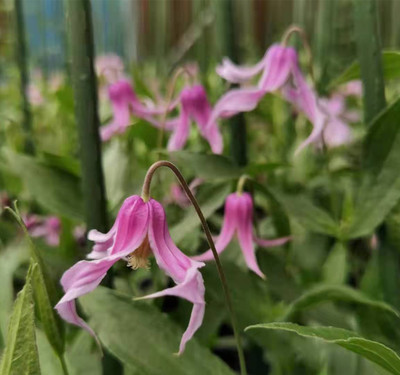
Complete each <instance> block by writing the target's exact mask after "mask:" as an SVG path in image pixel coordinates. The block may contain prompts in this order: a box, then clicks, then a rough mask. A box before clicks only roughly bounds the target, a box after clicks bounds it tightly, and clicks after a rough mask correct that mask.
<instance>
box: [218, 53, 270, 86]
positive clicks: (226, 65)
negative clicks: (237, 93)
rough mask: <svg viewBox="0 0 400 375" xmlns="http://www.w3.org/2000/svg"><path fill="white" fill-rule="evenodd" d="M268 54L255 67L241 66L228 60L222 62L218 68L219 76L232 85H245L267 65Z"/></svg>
mask: <svg viewBox="0 0 400 375" xmlns="http://www.w3.org/2000/svg"><path fill="white" fill-rule="evenodd" d="M268 52H269V50H268V51H267V52H266V53H265V55H264V57H263V58H262V59H261V60H260V61H259V62H258V63H257V64H255V65H253V66H239V65H236V64H234V63H233V62H232V61H231V60H229V59H228V58H224V59H223V60H222V64H221V65H219V66H217V68H216V71H217V74H218V75H219V76H220V77H222V78H224V79H225V80H227V81H229V82H232V83H243V82H246V81H249V80H250V79H252V78H253V77H254V76H255V75H256V74H258V73H260V72H261V71H262V70H263V69H264V68H265V65H266V62H267V59H268Z"/></svg>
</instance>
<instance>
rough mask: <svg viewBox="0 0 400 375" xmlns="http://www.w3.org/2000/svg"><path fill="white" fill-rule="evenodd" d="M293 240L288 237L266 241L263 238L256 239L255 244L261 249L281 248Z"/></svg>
mask: <svg viewBox="0 0 400 375" xmlns="http://www.w3.org/2000/svg"><path fill="white" fill-rule="evenodd" d="M291 239H292V237H291V236H288V237H281V238H274V239H273V240H264V239H262V238H257V237H254V242H255V243H256V244H257V245H258V246H261V247H275V246H281V245H284V244H285V243H287V242H288V241H290V240H291Z"/></svg>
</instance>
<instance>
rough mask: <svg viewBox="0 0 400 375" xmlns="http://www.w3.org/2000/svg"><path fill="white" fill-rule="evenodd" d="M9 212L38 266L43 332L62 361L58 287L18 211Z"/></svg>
mask: <svg viewBox="0 0 400 375" xmlns="http://www.w3.org/2000/svg"><path fill="white" fill-rule="evenodd" d="M9 211H10V212H11V213H12V214H13V216H14V217H15V219H16V220H17V221H18V224H19V225H20V226H21V228H22V230H23V232H24V234H25V237H26V239H27V241H28V243H29V248H30V252H31V257H32V260H33V262H34V263H35V264H36V267H34V268H33V270H32V275H31V277H32V285H33V290H34V298H35V302H36V307H37V311H38V314H39V319H40V321H41V322H42V324H43V330H44V332H45V333H46V336H47V339H48V340H49V342H50V344H51V346H52V347H53V349H54V350H55V352H56V353H57V355H58V356H59V357H60V359H61V357H62V355H63V353H64V330H63V323H62V322H61V319H60V317H59V316H58V314H57V313H56V311H55V310H54V306H55V305H56V303H57V301H58V300H59V295H58V293H57V289H56V286H55V284H54V281H53V280H52V279H51V277H50V276H49V273H48V271H47V269H46V266H45V264H44V262H43V259H42V257H41V254H40V252H39V251H38V250H37V249H36V247H35V245H34V243H33V242H32V240H31V238H30V236H29V234H28V231H27V229H26V226H25V224H24V223H23V221H22V220H21V216H20V215H19V212H18V210H16V211H13V210H11V209H10V210H9Z"/></svg>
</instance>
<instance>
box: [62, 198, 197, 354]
mask: <svg viewBox="0 0 400 375" xmlns="http://www.w3.org/2000/svg"><path fill="white" fill-rule="evenodd" d="M88 238H89V239H90V240H92V241H94V242H95V245H94V247H93V250H92V252H91V253H90V254H89V255H88V258H90V259H93V260H82V261H80V262H78V263H77V264H75V265H74V266H73V267H71V268H70V269H69V270H67V271H66V272H65V273H64V275H63V277H62V279H61V284H62V286H63V288H64V291H65V295H64V296H63V298H62V299H61V300H60V301H59V302H58V304H57V306H56V309H57V311H58V313H59V314H60V316H61V317H62V318H63V319H64V320H66V321H67V322H69V323H71V324H75V325H77V326H79V327H82V328H84V329H86V330H87V331H89V332H90V333H91V334H92V335H93V336H94V337H96V336H95V334H94V332H93V330H92V329H91V328H90V327H89V326H88V325H87V324H86V323H85V322H84V321H83V319H81V318H80V317H79V316H78V315H77V312H76V307H75V300H76V298H78V297H80V296H82V295H84V294H87V293H89V292H91V291H92V290H94V289H95V288H96V287H97V286H98V285H99V284H100V282H101V280H102V279H103V278H104V277H105V275H106V273H107V271H108V270H109V269H110V268H111V267H112V265H113V264H114V263H116V262H117V261H119V260H121V259H122V260H125V261H126V262H127V264H128V266H130V267H132V268H133V269H137V268H139V267H148V257H149V255H150V254H153V255H154V257H155V259H156V262H157V264H158V266H159V267H160V268H161V269H162V270H163V271H164V272H165V273H166V274H167V275H168V276H170V277H171V278H172V279H173V280H174V282H175V284H176V286H174V287H171V288H167V289H165V290H163V291H161V292H157V293H153V294H150V295H148V296H145V297H143V298H157V297H162V296H167V295H170V296H177V297H180V298H184V299H186V300H188V301H189V302H191V303H193V309H192V314H191V317H190V321H189V325H188V327H187V329H186V331H185V333H184V334H183V336H182V339H181V343H180V347H179V353H182V352H183V351H184V349H185V345H186V343H187V341H189V340H190V339H191V338H192V336H193V335H194V333H195V332H196V331H197V329H198V328H199V327H200V325H201V323H202V321H203V316H204V310H205V301H204V283H203V277H202V275H201V273H200V272H199V268H201V267H203V266H204V263H201V262H197V261H193V260H191V259H190V258H189V257H187V256H186V255H185V254H183V253H182V252H181V251H180V250H179V249H178V248H177V247H176V246H175V244H174V243H173V241H172V239H171V237H170V234H169V231H168V227H167V222H166V217H165V211H164V208H163V207H162V205H161V204H160V203H158V202H157V201H155V200H154V199H151V200H149V201H148V202H144V201H143V199H142V198H141V197H139V196H137V195H134V196H131V197H129V198H127V199H126V200H125V201H124V203H123V205H122V207H121V209H120V211H119V213H118V216H117V219H116V221H115V223H114V225H113V227H112V228H111V230H110V231H109V232H108V233H106V234H103V233H100V232H98V231H96V230H91V231H90V232H89V235H88Z"/></svg>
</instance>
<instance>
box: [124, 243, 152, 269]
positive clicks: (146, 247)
mask: <svg viewBox="0 0 400 375" xmlns="http://www.w3.org/2000/svg"><path fill="white" fill-rule="evenodd" d="M150 253H151V249H150V244H149V239H148V238H147V237H146V238H145V239H144V241H143V242H142V244H141V245H140V246H139V247H138V248H137V249H135V250H134V251H132V253H130V254H129V255H128V256H127V262H128V267H130V268H132V269H133V270H137V269H138V268H145V269H148V268H150V261H149V259H148V258H149V255H150Z"/></svg>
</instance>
